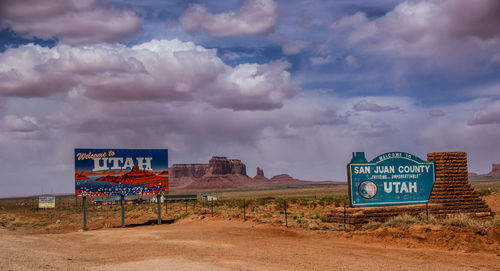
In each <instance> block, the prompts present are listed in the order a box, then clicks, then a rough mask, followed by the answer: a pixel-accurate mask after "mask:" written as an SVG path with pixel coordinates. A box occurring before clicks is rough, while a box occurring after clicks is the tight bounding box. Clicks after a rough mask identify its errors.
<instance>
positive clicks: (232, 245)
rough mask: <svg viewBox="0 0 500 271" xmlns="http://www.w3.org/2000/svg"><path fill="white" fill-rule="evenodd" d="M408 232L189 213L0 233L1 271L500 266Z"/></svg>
mask: <svg viewBox="0 0 500 271" xmlns="http://www.w3.org/2000/svg"><path fill="white" fill-rule="evenodd" d="M436 230H437V231H439V230H442V229H436ZM413 231H414V232H415V233H416V234H417V238H410V239H408V238H406V239H405V238H400V236H401V232H398V230H397V229H395V230H393V232H391V230H390V229H389V230H388V232H381V231H379V232H371V233H369V234H356V233H348V232H322V231H309V230H305V229H288V228H285V227H282V226H277V225H268V224H257V223H254V222H251V221H247V222H243V221H241V220H239V221H236V220H230V221H228V220H222V219H215V218H214V219H212V218H204V219H200V217H195V216H192V217H190V218H186V219H184V220H181V221H179V222H177V223H174V224H169V225H160V226H158V225H155V226H139V227H129V228H124V229H122V228H112V229H102V230H93V231H87V232H70V233H62V234H40V233H26V232H17V231H10V230H5V229H0V270H44V269H46V270H143V269H150V268H157V269H159V270H478V269H479V270H499V269H500V256H498V255H497V254H498V251H497V250H495V249H491V248H488V249H486V250H481V249H474V250H456V249H454V250H450V248H447V246H446V245H445V244H443V246H441V247H440V246H436V245H435V244H433V243H432V242H429V244H428V245H426V243H425V242H424V243H423V244H418V245H415V244H416V243H415V242H417V243H418V242H420V241H422V240H425V239H426V238H434V235H432V234H431V235H429V234H427V232H429V231H430V232H433V230H432V229H425V230H423V231H419V230H418V229H413ZM410 232H411V231H410ZM418 234H420V237H419V235H418ZM422 234H423V235H422ZM437 234H438V235H439V233H437ZM394 236H395V237H397V238H393V237H394ZM398 236H399V237H398ZM478 238H480V235H479V237H478ZM419 240H420V241H419ZM492 245H493V244H492Z"/></svg>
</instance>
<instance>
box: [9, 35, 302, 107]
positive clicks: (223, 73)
mask: <svg viewBox="0 0 500 271" xmlns="http://www.w3.org/2000/svg"><path fill="white" fill-rule="evenodd" d="M288 67H289V64H288V63H286V62H283V61H277V62H273V63H268V64H262V65H259V64H241V65H238V66H236V67H234V68H233V67H230V66H228V65H226V64H225V63H224V62H223V61H222V60H221V59H220V58H218V57H217V52H216V50H213V49H205V48H203V47H201V46H196V45H194V44H193V43H190V42H181V41H179V40H176V39H175V40H153V41H150V42H146V43H143V44H139V45H136V46H133V47H132V48H130V47H126V46H123V45H119V44H116V45H110V44H96V45H87V46H78V47H70V46H67V45H61V44H60V45H57V46H55V47H54V48H46V47H41V46H38V45H33V44H29V45H25V46H22V47H19V48H16V49H9V50H7V51H5V52H4V53H2V54H0V79H2V80H0V94H2V95H4V96H20V97H44V96H49V95H52V94H54V93H58V92H67V91H69V90H71V89H73V88H78V89H79V90H80V91H81V92H82V93H83V94H84V95H86V96H88V97H91V98H92V99H94V100H110V101H119V100H126V101H127V100H129V101H132V100H133V101H137V100H143V101H169V102H173V101H190V100H200V101H203V102H207V103H209V104H211V105H213V106H216V107H223V108H230V109H235V110H253V109H273V108H278V107H280V106H282V104H283V101H284V100H286V99H288V98H290V97H292V96H294V95H295V94H296V93H297V92H298V91H299V87H298V84H297V83H296V82H294V81H293V80H292V78H291V77H290V74H289V72H287V71H286V69H287V68H288Z"/></svg>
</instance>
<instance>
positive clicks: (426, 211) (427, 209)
mask: <svg viewBox="0 0 500 271" xmlns="http://www.w3.org/2000/svg"><path fill="white" fill-rule="evenodd" d="M425 213H426V214H427V221H429V203H428V202H426V203H425Z"/></svg>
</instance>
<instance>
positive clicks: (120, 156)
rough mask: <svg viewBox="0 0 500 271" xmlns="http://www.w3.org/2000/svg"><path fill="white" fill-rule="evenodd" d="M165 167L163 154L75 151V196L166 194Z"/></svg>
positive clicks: (164, 154)
mask: <svg viewBox="0 0 500 271" xmlns="http://www.w3.org/2000/svg"><path fill="white" fill-rule="evenodd" d="M167 165H168V151H167V150H160V149H154V150H146V149H141V150H127V149H75V194H76V195H77V196H106V195H147V194H150V195H157V194H161V193H168V166H167Z"/></svg>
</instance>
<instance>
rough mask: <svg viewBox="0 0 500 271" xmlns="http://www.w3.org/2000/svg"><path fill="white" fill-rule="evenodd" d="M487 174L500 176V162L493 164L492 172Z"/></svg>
mask: <svg viewBox="0 0 500 271" xmlns="http://www.w3.org/2000/svg"><path fill="white" fill-rule="evenodd" d="M486 176H494V177H500V163H499V164H492V165H491V172H490V173H488V174H486Z"/></svg>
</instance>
